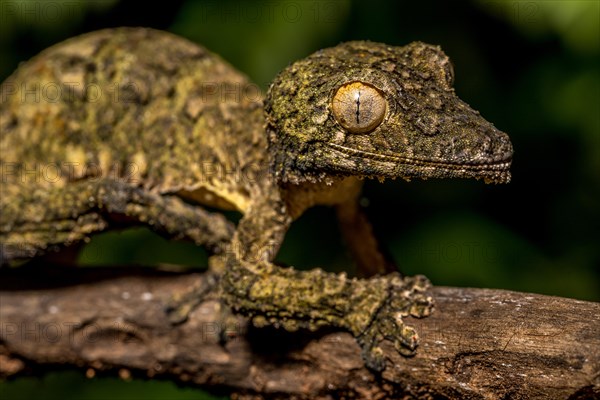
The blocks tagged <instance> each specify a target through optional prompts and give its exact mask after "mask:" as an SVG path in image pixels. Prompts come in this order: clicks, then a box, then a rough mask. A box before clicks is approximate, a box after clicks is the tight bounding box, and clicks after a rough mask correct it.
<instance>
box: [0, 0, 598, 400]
mask: <svg viewBox="0 0 600 400" xmlns="http://www.w3.org/2000/svg"><path fill="white" fill-rule="evenodd" d="M599 15H600V2H598V1H566V0H565V1H488V0H478V1H475V0H474V1H471V2H466V1H455V2H447V1H433V0H428V1H423V2H389V1H384V0H370V1H359V0H353V1H350V0H323V1H317V0H297V1H291V0H284V1H272V0H269V1H266V0H258V1H250V0H245V1H244V0H225V1H217V0H209V1H199V0H198V1H193V0H174V1H170V2H164V3H160V4H159V5H156V6H154V5H151V4H150V3H148V4H143V5H142V4H141V3H140V4H137V3H136V2H125V1H117V0H114V1H112V0H111V1H108V0H92V1H73V0H69V1H52V2H44V1H7V0H2V1H1V2H0V78H2V79H4V78H5V77H6V76H8V74H10V72H11V71H12V70H14V69H15V68H16V67H17V65H18V62H20V61H24V60H26V59H28V58H30V57H31V56H33V55H34V54H36V53H37V52H39V51H40V50H42V49H43V48H45V47H47V46H49V45H51V44H54V43H57V42H59V41H61V40H63V39H66V38H67V37H71V36H74V35H76V34H79V33H83V32H87V31H91V30H95V29H100V28H105V27H114V26H122V25H130V26H136V25H139V26H151V27H155V28H158V29H167V30H170V31H172V32H175V33H177V34H180V35H183V36H185V37H188V38H190V39H191V40H193V41H195V42H197V43H201V44H203V45H205V46H206V47H207V48H209V49H210V50H212V51H214V52H215V53H217V54H220V55H221V56H223V57H224V58H225V59H226V60H228V61H229V62H231V63H232V64H233V65H234V66H236V67H237V68H238V69H240V70H241V71H244V72H245V73H247V74H248V75H249V76H250V77H251V78H252V79H253V80H254V81H255V82H257V83H258V84H259V85H260V86H261V87H263V88H266V87H267V86H268V83H269V81H270V80H271V79H272V78H273V77H274V76H275V74H276V72H277V71H278V70H280V69H281V68H284V67H285V66H286V65H287V64H289V63H290V62H292V61H294V60H297V59H299V58H302V57H305V56H306V55H308V54H310V53H311V52H313V51H315V50H317V49H319V48H322V47H327V46H332V45H335V44H337V43H339V42H341V41H345V40H354V39H369V40H374V41H382V42H386V43H389V44H394V45H402V44H405V43H408V42H410V41H413V40H421V41H424V42H429V43H434V44H439V45H441V47H442V48H443V49H444V51H445V52H446V53H447V54H448V55H449V56H450V57H451V59H452V60H453V63H454V65H455V70H456V90H457V93H458V94H459V96H460V97H461V98H463V99H464V100H465V101H467V102H468V103H470V104H472V105H473V106H474V108H476V109H477V110H479V111H481V113H482V114H483V115H484V116H485V117H486V118H487V119H489V120H490V121H493V122H494V124H495V125H496V126H497V127H498V128H500V129H502V130H504V131H506V132H508V133H509V134H510V136H511V139H512V140H513V144H514V147H515V160H514V164H513V165H514V167H513V182H512V183H511V184H509V185H504V186H487V185H483V184H482V183H481V182H471V181H452V182H446V181H427V182H422V181H414V182H411V183H410V184H405V183H404V182H393V181H389V182H385V183H384V184H379V183H378V182H367V184H366V187H365V198H364V199H363V202H364V204H365V205H366V210H367V212H368V214H369V215H370V217H371V219H372V221H373V222H374V224H375V226H376V228H377V230H378V232H379V234H380V237H381V238H382V240H383V242H384V243H385V244H386V245H387V246H388V248H389V249H390V252H391V254H392V255H393V256H394V257H395V259H396V260H398V263H399V265H400V267H401V269H402V270H403V271H404V272H405V273H409V274H414V273H424V274H426V275H427V276H429V277H430V278H431V279H432V281H433V282H434V283H435V284H438V285H450V286H475V287H494V288H505V289H513V290H521V291H528V292H538V293H546V294H553V295H559V296H568V297H574V298H580V299H588V300H594V301H598V300H600V250H599V245H598V243H600V235H599V232H600V229H599V227H600V207H599V205H600V113H599V112H598V110H599V105H600V65H599V64H600V57H599V55H600V54H599V53H600V44H599V43H600V34H599V29H600V24H599ZM278 258H279V259H280V260H281V261H283V262H285V263H287V264H290V265H294V266H296V267H300V268H310V267H313V266H315V265H318V266H322V267H327V268H328V269H330V270H333V271H340V270H344V269H348V264H349V263H350V259H349V257H348V255H347V253H346V251H345V250H344V247H343V244H342V243H341V239H340V235H339V231H338V228H337V226H336V223H335V220H334V215H333V212H332V211H331V210H329V209H325V208H315V209H313V210H309V212H307V213H306V215H304V216H303V217H301V218H300V219H299V220H298V221H297V222H296V223H295V224H294V226H293V227H292V229H291V231H290V232H289V234H288V235H287V236H286V241H285V243H284V245H283V248H282V250H281V252H280V254H279V257H278ZM81 261H82V263H84V264H87V265H96V264H106V263H108V264H128V263H139V264H148V263H158V262H159V263H170V264H183V265H193V266H203V265H205V263H206V258H205V254H204V252H203V251H202V250H200V249H197V248H195V247H194V246H191V245H188V244H182V243H171V242H168V241H166V240H164V239H162V238H159V237H157V236H156V235H154V234H152V233H151V232H149V231H148V230H147V229H135V230H129V231H124V232H116V233H107V234H103V235H99V236H98V237H97V238H95V239H94V240H92V243H91V244H90V245H89V246H88V247H87V248H85V249H84V251H83V253H82V255H81ZM202 396H205V395H204V394H202V393H201V392H200V391H196V390H194V391H190V390H188V389H178V388H176V387H175V386H174V385H171V384H170V383H160V382H155V381H152V382H146V383H142V382H140V381H133V382H121V381H117V380H115V379H109V378H95V379H93V380H91V381H85V378H83V377H82V375H80V374H77V373H64V372H63V373H53V374H50V375H48V376H46V377H44V378H43V379H39V380H38V379H33V378H31V379H29V378H28V379H19V380H17V381H15V382H12V383H2V384H0V397H1V398H2V399H20V398H23V399H25V398H35V397H44V398H78V399H100V398H108V397H111V398H127V399H136V398H146V399H152V398H169V399H187V398H192V397H194V398H211V397H210V396H208V395H206V396H208V397H202Z"/></svg>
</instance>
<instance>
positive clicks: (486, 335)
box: [0, 266, 600, 399]
mask: <svg viewBox="0 0 600 400" xmlns="http://www.w3.org/2000/svg"><path fill="white" fill-rule="evenodd" d="M43 271H49V269H41V268H40V267H39V266H38V267H37V268H35V269H34V268H27V267H24V268H17V269H14V270H4V271H2V279H1V280H0V317H1V318H0V320H1V323H0V376H3V377H17V376H21V375H27V374H39V373H42V372H43V371H45V370H49V369H53V368H57V367H59V366H60V367H61V368H64V367H65V366H70V367H73V368H80V369H83V370H85V371H86V374H87V375H88V376H94V375H97V374H104V373H109V374H110V373H113V374H114V373H118V374H119V376H121V377H123V378H128V377H130V376H144V377H149V378H154V379H157V378H160V379H170V380H173V381H176V382H179V383H183V384H189V385H198V386H201V387H203V388H204V389H208V390H221V391H222V390H225V391H228V392H236V393H237V394H238V395H237V396H238V397H237V398H250V397H252V398H297V399H303V398H307V399H308V398H310V399H314V398H316V399H326V398H331V397H330V396H333V397H335V398H337V397H341V396H344V395H345V396H346V397H352V396H354V397H352V398H364V399H369V398H377V399H379V398H397V397H401V396H402V395H408V396H407V398H431V397H432V396H433V397H435V398H451V399H455V398H456V399H458V398H460V399H492V398H493V399H496V398H511V399H519V398H527V399H547V398H553V399H567V398H569V399H576V398H580V399H584V398H591V397H593V396H598V395H599V394H600V304H598V303H591V302H584V301H577V300H572V299H565V298H557V297H549V296H542V295H535V294H525V293H516V292H509V291H502V290H488V289H462V288H445V287H435V288H433V289H432V290H431V294H432V296H434V298H435V301H436V310H435V312H434V313H433V315H432V316H430V317H428V318H424V319H421V320H415V319H412V320H411V321H410V324H411V325H413V326H415V328H416V329H417V330H418V332H419V333H420V336H421V342H420V343H421V344H420V347H419V348H418V352H417V355H416V356H415V357H412V358H403V357H401V356H399V355H398V354H397V353H396V352H395V351H394V349H393V348H391V346H387V347H385V348H384V350H385V351H386V352H387V354H388V356H389V360H390V362H389V363H388V366H387V368H386V369H385V371H384V372H383V373H382V374H381V376H376V375H373V374H372V373H371V372H370V371H369V370H367V369H365V367H364V365H363V362H362V359H361V356H360V348H359V347H358V345H357V344H356V342H355V340H354V338H352V336H351V335H350V334H348V333H346V332H337V331H321V332H316V333H312V334H311V333H308V332H300V333H289V332H285V331H283V330H277V329H256V328H252V327H249V326H248V324H247V323H246V320H245V319H243V318H241V317H239V316H233V315H231V314H229V313H228V312H227V310H226V309H225V308H224V307H223V306H222V304H221V303H220V301H219V297H218V293H217V291H216V289H215V288H214V277H212V276H211V275H210V274H208V273H175V272H164V271H162V272H161V271H152V270H146V269H133V270H132V269H131V268H129V267H128V269H112V268H106V269H104V268H93V269H91V268H88V269H68V270H67V269H52V270H51V271H52V272H43ZM32 277H34V278H32ZM41 282H44V283H41ZM191 285H195V286H196V287H198V286H202V287H203V288H204V289H205V292H206V294H205V296H204V297H203V298H202V300H201V303H200V304H199V305H198V306H197V307H196V308H195V309H194V310H193V311H192V312H191V314H190V315H189V318H188V319H187V320H186V321H185V322H183V323H180V324H176V325H174V324H172V323H171V322H170V320H169V316H168V313H167V312H166V311H165V310H166V308H167V306H168V304H169V301H170V300H171V299H172V297H173V295H174V294H175V295H177V294H179V295H180V296H181V295H184V294H185V293H187V292H189V289H190V286H191Z"/></svg>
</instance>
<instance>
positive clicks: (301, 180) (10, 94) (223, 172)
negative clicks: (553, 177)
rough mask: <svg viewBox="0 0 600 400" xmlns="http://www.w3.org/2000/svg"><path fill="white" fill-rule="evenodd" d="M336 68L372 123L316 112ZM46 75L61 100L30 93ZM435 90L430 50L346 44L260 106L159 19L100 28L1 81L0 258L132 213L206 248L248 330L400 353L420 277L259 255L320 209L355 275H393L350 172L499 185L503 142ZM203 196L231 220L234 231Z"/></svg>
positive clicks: (445, 85) (439, 80)
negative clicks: (366, 96)
mask: <svg viewBox="0 0 600 400" xmlns="http://www.w3.org/2000/svg"><path fill="white" fill-rule="evenodd" d="M349 80H364V81H367V83H369V84H371V85H372V86H374V87H376V88H378V90H380V91H381V92H382V93H384V95H385V98H386V100H387V102H388V115H386V117H385V118H384V120H383V122H382V124H381V125H380V126H379V127H377V128H376V129H375V130H374V131H372V132H370V133H366V134H360V135H350V134H346V133H345V132H344V130H343V129H342V128H341V126H339V124H337V122H336V121H335V119H334V117H333V116H332V115H331V96H333V94H334V93H335V89H336V88H337V87H338V86H339V85H340V84H341V83H345V82H347V81H349ZM53 85H54V86H55V87H60V88H62V89H63V92H62V93H63V94H62V95H61V96H58V97H56V96H54V97H53V96H52V94H51V93H50V94H49V93H45V94H44V90H49V89H48V88H50V87H51V86H53ZM450 85H451V68H450V65H449V63H448V60H447V58H446V57H445V55H443V53H441V51H440V50H439V49H437V48H435V47H432V46H428V45H424V44H421V43H415V44H412V45H409V46H407V47H388V46H385V45H381V44H376V43H368V42H351V43H346V44H341V45H339V46H337V47H335V48H332V49H328V50H323V51H320V52H317V53H315V54H314V55H312V56H310V57H309V58H307V59H305V60H302V61H300V62H298V63H296V64H293V65H291V66H290V67H288V68H287V69H286V70H284V71H283V72H282V73H281V74H280V75H279V77H278V78H277V79H276V80H275V81H274V83H273V84H272V85H271V87H270V89H269V93H268V95H267V100H266V102H265V104H264V106H263V100H262V97H261V95H260V94H259V93H258V92H257V90H256V86H254V85H252V84H251V83H249V82H248V81H247V79H246V78H245V77H244V76H243V75H241V74H239V73H238V72H236V71H235V70H234V69H233V68H231V67H230V66H229V65H228V64H226V63H225V62H224V61H223V60H221V59H220V58H218V57H217V56H215V55H214V54H211V53H209V52H208V51H206V50H204V49H202V48H200V47H198V46H197V45H195V44H192V43H190V42H188V41H186V40H184V39H181V38H178V37H176V36H173V35H171V34H168V33H165V32H158V31H154V30H149V29H140V28H137V29H118V30H105V31H99V32H94V33H91V34H88V35H84V36H81V37H78V38H74V39H72V40H69V41H67V42H64V43H61V44H58V45H56V46H54V47H52V48H50V49H48V50H46V51H45V52H43V53H41V54H40V55H39V56H37V57H36V58H34V59H32V60H31V61H29V62H28V63H25V64H24V65H22V66H21V67H19V69H18V70H17V71H16V72H15V74H13V75H12V76H11V77H10V78H9V79H8V80H7V81H5V82H4V83H3V84H2V92H1V95H2V96H1V98H0V129H1V136H0V163H1V166H2V168H3V169H2V196H1V198H0V216H1V221H0V244H1V245H2V250H3V261H4V262H9V261H11V260H12V259H18V258H29V257H35V256H38V255H40V254H44V253H47V252H48V251H49V250H50V249H52V248H54V247H59V246H61V245H65V244H70V243H77V242H81V241H85V240H87V239H88V237H89V235H90V234H91V233H93V232H98V231H102V230H104V229H107V228H110V227H111V226H114V225H116V224H120V223H123V222H128V223H136V222H137V223H143V224H147V225H149V226H151V227H153V228H154V229H155V230H157V231H159V232H161V233H163V234H165V235H168V236H171V237H176V238H184V239H189V240H192V241H194V242H195V243H197V244H199V245H205V246H207V247H208V248H209V250H211V251H212V252H213V253H214V254H215V256H213V257H211V260H210V261H211V268H212V269H213V271H215V272H216V273H218V274H219V275H220V277H221V278H220V285H221V289H222V295H223V298H224V300H225V301H226V302H227V303H228V304H229V305H230V306H231V307H232V308H233V309H235V310H237V311H238V312H242V313H244V314H245V315H248V316H250V317H252V318H253V321H254V323H255V324H256V325H259V326H260V325H264V324H273V325H276V326H282V327H284V328H285V329H288V330H295V329H298V328H309V329H317V328H319V327H321V326H336V327H340V328H344V329H347V330H349V331H350V332H352V333H353V334H354V335H355V336H356V337H357V338H358V340H359V342H360V344H361V346H362V348H363V355H364V358H365V361H366V362H367V365H368V366H369V367H371V368H374V369H376V370H381V369H383V368H384V367H385V358H384V356H383V352H382V350H381V349H380V348H379V343H380V342H381V341H382V340H384V339H386V340H390V341H392V342H393V343H394V344H395V346H396V348H397V349H398V351H399V352H401V353H402V354H405V355H409V354H412V353H413V352H414V351H415V349H416V346H417V343H418V336H417V334H416V332H415V331H414V330H413V329H412V328H410V327H408V326H406V325H405V324H404V322H403V320H402V318H403V317H407V316H409V315H411V316H415V317H423V316H426V315H428V314H429V313H430V311H431V309H432V300H431V298H430V297H428V296H427V295H426V289H427V287H428V281H427V279H426V278H424V277H415V278H402V277H400V275H399V274H398V273H395V272H392V273H388V274H386V275H383V276H377V277H374V278H370V279H357V278H348V277H346V275H345V274H341V275H335V274H330V273H326V272H324V271H322V270H321V269H314V270H312V271H306V272H305V271H297V270H295V269H293V268H281V267H278V266H276V265H275V264H274V263H273V260H274V258H275V255H276V254H277V251H278V249H279V247H280V245H281V243H282V241H283V237H284V235H285V233H286V231H287V229H288V228H289V226H290V224H291V222H292V221H293V220H294V219H295V218H297V217H298V216H299V215H300V214H302V212H303V211H304V210H305V209H306V208H308V207H311V206H313V205H316V204H325V205H332V206H335V207H336V210H337V214H338V218H339V220H340V223H341V226H342V232H343V233H344V236H345V239H346V240H347V241H348V243H349V248H350V249H351V250H352V252H353V254H354V256H355V258H356V261H357V264H358V265H359V268H360V269H361V270H362V271H363V274H364V275H367V276H368V275H373V274H377V273H385V272H390V271H393V265H392V264H390V263H389V262H388V260H386V259H385V257H383V255H382V254H381V252H380V251H379V249H378V246H377V242H376V241H375V239H374V236H373V234H372V230H371V227H370V225H369V223H368V221H367V220H366V219H365V218H364V215H363V214H362V213H361V212H360V209H359V207H358V205H357V204H358V203H357V197H358V195H359V192H360V187H361V179H362V178H364V177H376V178H385V177H404V178H410V177H422V178H428V177H474V178H484V179H486V180H487V181H494V182H504V181H508V178H509V173H508V166H509V165H510V157H511V153H512V150H511V146H510V142H509V141H508V138H507V137H506V135H504V134H503V133H501V132H499V131H497V130H496V129H495V128H493V126H492V125H491V124H489V123H487V122H486V121H485V120H483V119H482V118H481V117H480V116H479V115H478V114H477V113H476V112H475V111H473V110H471V109H470V108H469V107H468V106H467V105H466V104H464V103H463V102H461V101H460V100H459V99H458V98H457V97H456V96H455V95H454V93H453V91H452V89H451V87H450ZM69 87H71V88H74V90H70V89H69ZM36 88H37V92H36ZM44 88H46V89H44ZM78 88H79V89H78ZM81 88H91V89H90V90H81ZM93 90H96V92H94V91H93ZM98 90H99V92H100V96H99V97H98V93H97V92H98ZM115 92H116V93H117V96H116V97H115V95H114V93H115ZM111 94H112V95H111ZM263 109H264V111H265V113H264V114H263ZM265 117H266V119H265ZM265 126H266V127H267V129H266V131H265ZM48 165H58V166H60V168H61V170H60V173H59V174H58V179H47V176H44V174H43V170H44V168H45V167H47V166H48ZM92 166H93V167H92ZM28 171H29V172H28ZM32 171H33V172H32ZM55 175H56V174H55ZM201 205H207V206H211V207H217V208H223V209H237V210H239V211H240V212H242V214H243V217H242V219H241V220H240V222H239V224H238V226H237V227H235V228H234V227H232V226H231V224H230V223H229V222H227V220H226V219H225V218H224V217H223V216H222V215H221V214H219V213H211V212H207V211H205V210H204V209H203V208H202V207H201Z"/></svg>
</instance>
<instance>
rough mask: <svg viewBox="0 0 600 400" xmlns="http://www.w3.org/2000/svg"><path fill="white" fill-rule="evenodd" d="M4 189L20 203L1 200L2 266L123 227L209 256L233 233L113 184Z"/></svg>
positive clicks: (204, 214) (172, 200) (186, 209)
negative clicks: (186, 243)
mask: <svg viewBox="0 0 600 400" xmlns="http://www.w3.org/2000/svg"><path fill="white" fill-rule="evenodd" d="M3 190H14V191H18V192H19V195H18V198H19V201H18V202H15V201H12V202H11V203H8V202H3V201H2V200H0V217H1V218H0V220H1V222H0V249H1V250H2V251H1V254H0V263H2V264H5V263H9V262H11V260H16V259H29V258H34V257H37V256H39V255H42V254H44V253H48V252H49V250H51V249H55V248H61V247H64V246H65V245H71V244H75V243H81V242H84V241H86V240H88V238H89V236H90V235H91V234H93V233H97V232H101V231H104V230H106V229H108V228H109V227H111V226H114V225H115V224H119V223H122V222H127V223H132V224H146V225H149V226H150V227H151V228H152V229H153V230H155V231H157V232H158V233H160V234H162V235H163V236H166V237H169V238H173V239H184V240H190V241H192V242H193V243H195V244H197V245H200V246H204V247H206V248H207V250H208V251H209V252H211V253H219V252H222V251H223V249H224V247H225V246H226V244H227V243H228V242H229V240H230V239H231V236H232V235H233V231H234V225H233V224H232V223H231V222H229V221H228V220H227V219H226V218H225V217H224V216H222V215H220V214H216V213H211V212H208V211H206V210H204V209H203V208H202V207H200V206H195V205H190V204H187V203H185V202H184V201H182V200H181V199H179V198H178V197H176V196H167V195H159V194H154V193H150V192H148V191H145V190H143V189H140V188H137V187H135V186H132V185H129V184H127V183H125V182H119V181H114V180H108V179H102V180H97V181H81V182H72V183H70V184H69V185H67V186H65V187H56V186H55V187H46V188H36V189H34V190H31V189H30V188H26V187H25V186H19V185H17V184H10V183H9V184H7V185H6V186H5V187H3ZM3 197H4V196H3ZM6 197H10V198H12V199H13V200H14V198H15V197H14V196H6Z"/></svg>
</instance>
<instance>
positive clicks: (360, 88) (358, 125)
mask: <svg viewBox="0 0 600 400" xmlns="http://www.w3.org/2000/svg"><path fill="white" fill-rule="evenodd" d="M332 108H333V115H334V117H335V119H336V120H337V122H338V123H339V124H340V125H341V126H342V127H343V128H344V129H346V130H347V131H348V132H350V133H366V132H370V131H372V130H373V129H375V128H377V127H378V126H379V124H381V121H383V117H384V116H385V111H386V108H387V102H386V101H385V99H384V98H383V95H382V94H381V92H380V91H379V90H377V89H375V88H374V87H373V86H371V85H369V84H367V83H363V82H350V83H346V84H344V85H342V86H340V88H339V89H338V90H337V92H336V93H335V95H334V96H333V101H332Z"/></svg>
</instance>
